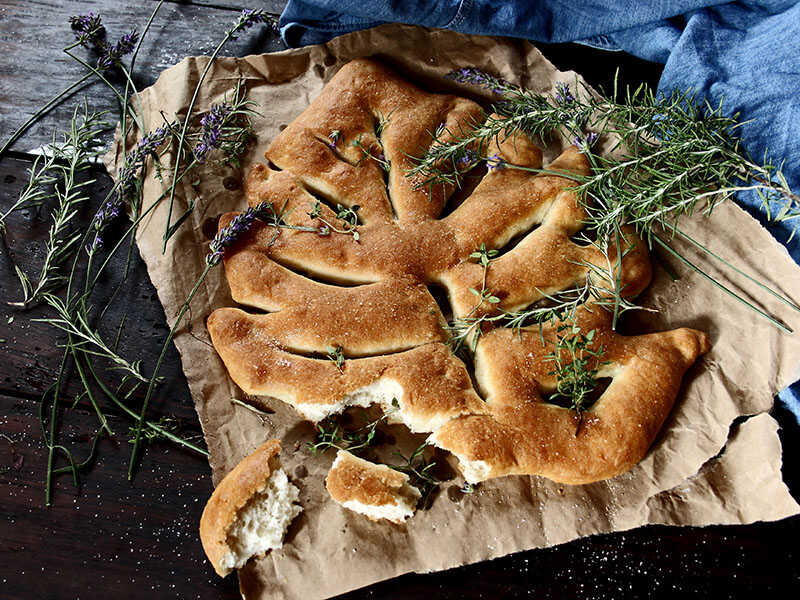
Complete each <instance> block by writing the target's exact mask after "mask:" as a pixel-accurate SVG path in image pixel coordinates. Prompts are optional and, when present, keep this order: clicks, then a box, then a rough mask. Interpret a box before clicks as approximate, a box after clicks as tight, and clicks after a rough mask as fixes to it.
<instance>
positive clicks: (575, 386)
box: [544, 321, 608, 436]
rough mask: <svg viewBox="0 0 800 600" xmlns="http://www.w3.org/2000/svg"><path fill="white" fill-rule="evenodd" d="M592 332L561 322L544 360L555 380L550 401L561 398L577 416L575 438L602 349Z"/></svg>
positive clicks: (595, 378) (581, 423) (580, 424)
mask: <svg viewBox="0 0 800 600" xmlns="http://www.w3.org/2000/svg"><path fill="white" fill-rule="evenodd" d="M595 334H596V332H595V330H594V329H592V330H589V331H587V332H584V331H583V330H582V329H581V328H580V326H578V325H577V324H576V323H575V322H574V321H573V322H561V323H559V325H558V326H557V327H556V333H555V335H556V339H555V343H554V345H553V350H552V351H551V352H550V353H549V354H547V355H546V356H545V357H544V360H545V361H547V362H550V363H552V364H553V370H552V371H550V373H548V374H549V375H554V376H555V378H556V390H555V393H554V394H553V395H552V396H551V397H550V400H551V401H552V400H556V399H559V398H563V399H565V400H566V401H568V402H569V403H570V407H569V408H570V410H572V411H574V412H575V413H576V414H577V416H578V425H577V427H576V429H575V435H576V436H577V435H578V433H580V429H581V426H582V425H583V413H584V411H585V410H586V408H587V406H586V405H587V402H588V400H589V398H590V397H591V395H592V392H594V390H595V388H596V387H597V373H598V370H599V367H600V366H603V365H605V364H608V362H600V359H601V358H602V356H603V352H604V351H605V349H604V348H603V346H602V345H599V344H597V343H596V342H595Z"/></svg>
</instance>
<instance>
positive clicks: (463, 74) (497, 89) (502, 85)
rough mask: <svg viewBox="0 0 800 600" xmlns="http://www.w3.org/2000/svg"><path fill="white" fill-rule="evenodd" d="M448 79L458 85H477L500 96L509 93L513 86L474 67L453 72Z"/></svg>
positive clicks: (448, 75)
mask: <svg viewBox="0 0 800 600" xmlns="http://www.w3.org/2000/svg"><path fill="white" fill-rule="evenodd" d="M446 77H447V79H452V80H453V81H455V82H457V83H468V84H470V85H477V86H478V87H482V88H484V89H486V90H489V91H490V92H493V93H495V94H497V95H499V96H502V95H504V94H505V93H506V92H507V91H508V89H509V87H511V84H510V83H508V82H507V81H505V80H504V79H500V78H499V77H493V76H491V75H488V74H486V73H484V72H483V71H481V70H480V69H476V68H474V67H463V68H461V69H457V70H455V71H451V72H450V73H448V74H447V75H446Z"/></svg>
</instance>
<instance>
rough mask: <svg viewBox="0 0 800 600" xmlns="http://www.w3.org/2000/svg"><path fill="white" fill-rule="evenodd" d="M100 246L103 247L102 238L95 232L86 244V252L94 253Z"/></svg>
mask: <svg viewBox="0 0 800 600" xmlns="http://www.w3.org/2000/svg"><path fill="white" fill-rule="evenodd" d="M102 247H103V238H101V237H100V234H99V233H95V234H94V238H93V239H92V241H91V242H89V243H88V244H86V252H87V253H89V254H94V253H95V252H97V251H98V250H99V249H100V248H102Z"/></svg>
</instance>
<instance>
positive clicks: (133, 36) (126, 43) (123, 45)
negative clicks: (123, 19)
mask: <svg viewBox="0 0 800 600" xmlns="http://www.w3.org/2000/svg"><path fill="white" fill-rule="evenodd" d="M138 41H139V33H138V32H137V31H136V30H133V31H131V32H130V33H126V34H125V35H123V36H122V37H121V38H120V39H119V41H118V42H117V43H116V44H109V43H108V42H105V41H100V42H98V44H97V46H96V47H97V50H98V52H100V58H98V59H97V68H98V69H100V70H106V69H110V68H111V67H112V66H113V65H115V64H117V63H118V62H119V61H120V60H121V59H122V57H123V56H125V55H127V54H130V53H131V52H133V50H134V48H136V43H137V42H138Z"/></svg>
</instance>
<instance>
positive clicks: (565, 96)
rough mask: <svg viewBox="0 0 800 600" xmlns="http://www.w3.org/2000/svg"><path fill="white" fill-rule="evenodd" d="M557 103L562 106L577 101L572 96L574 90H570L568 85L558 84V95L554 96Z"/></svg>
mask: <svg viewBox="0 0 800 600" xmlns="http://www.w3.org/2000/svg"><path fill="white" fill-rule="evenodd" d="M554 98H555V99H556V102H559V103H560V104H571V103H572V102H574V101H575V96H573V95H572V90H570V87H569V84H568V83H564V82H561V83H557V84H556V93H555V95H554Z"/></svg>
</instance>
